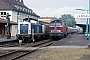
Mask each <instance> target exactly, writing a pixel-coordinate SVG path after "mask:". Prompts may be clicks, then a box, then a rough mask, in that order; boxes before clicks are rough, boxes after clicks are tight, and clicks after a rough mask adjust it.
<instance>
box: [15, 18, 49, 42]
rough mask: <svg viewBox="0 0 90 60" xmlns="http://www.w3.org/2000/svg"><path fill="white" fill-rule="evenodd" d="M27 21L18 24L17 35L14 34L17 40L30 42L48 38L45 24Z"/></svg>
mask: <svg viewBox="0 0 90 60" xmlns="http://www.w3.org/2000/svg"><path fill="white" fill-rule="evenodd" d="M29 19H30V18H29ZM29 19H26V20H23V22H19V24H18V34H16V37H17V40H22V41H30V42H32V41H38V40H41V39H43V38H47V36H49V34H48V32H47V26H48V24H47V23H46V24H44V23H42V22H39V21H35V20H30V21H29ZM32 21H33V22H32Z"/></svg>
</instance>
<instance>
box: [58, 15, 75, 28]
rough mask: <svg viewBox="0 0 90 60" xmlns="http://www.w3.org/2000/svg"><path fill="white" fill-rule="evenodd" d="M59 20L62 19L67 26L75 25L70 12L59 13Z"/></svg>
mask: <svg viewBox="0 0 90 60" xmlns="http://www.w3.org/2000/svg"><path fill="white" fill-rule="evenodd" d="M59 19H60V20H62V21H64V22H65V23H66V24H67V25H68V26H69V27H75V24H76V21H75V18H74V17H73V16H71V15H70V14H64V15H61V18H59Z"/></svg>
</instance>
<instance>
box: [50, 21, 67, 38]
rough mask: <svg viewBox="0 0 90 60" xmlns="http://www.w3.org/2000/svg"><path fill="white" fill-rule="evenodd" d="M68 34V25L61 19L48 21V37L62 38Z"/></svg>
mask: <svg viewBox="0 0 90 60" xmlns="http://www.w3.org/2000/svg"><path fill="white" fill-rule="evenodd" d="M67 35H68V27H67V25H66V24H65V23H64V22H63V21H61V20H54V21H51V22H50V25H49V37H50V38H51V39H53V38H62V37H66V36H67Z"/></svg>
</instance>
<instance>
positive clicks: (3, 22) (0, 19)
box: [0, 18, 17, 25]
mask: <svg viewBox="0 0 90 60" xmlns="http://www.w3.org/2000/svg"><path fill="white" fill-rule="evenodd" d="M7 22H8V20H6V19H2V18H0V23H2V24H6V23H7ZM10 24H11V25H17V23H16V22H14V21H10Z"/></svg>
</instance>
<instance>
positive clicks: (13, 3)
mask: <svg viewBox="0 0 90 60" xmlns="http://www.w3.org/2000/svg"><path fill="white" fill-rule="evenodd" d="M7 13H9V15H11V16H10V21H11V22H10V25H11V26H10V31H11V36H16V34H17V33H18V29H17V26H18V23H19V22H22V21H23V19H25V18H28V17H29V18H31V19H35V20H38V18H39V16H38V15H37V14H35V13H34V12H33V10H32V9H30V8H28V7H27V6H25V5H24V2H23V0H0V35H6V30H7V29H6V28H5V27H6V24H7V20H6V15H7ZM4 21H5V22H4Z"/></svg>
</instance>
